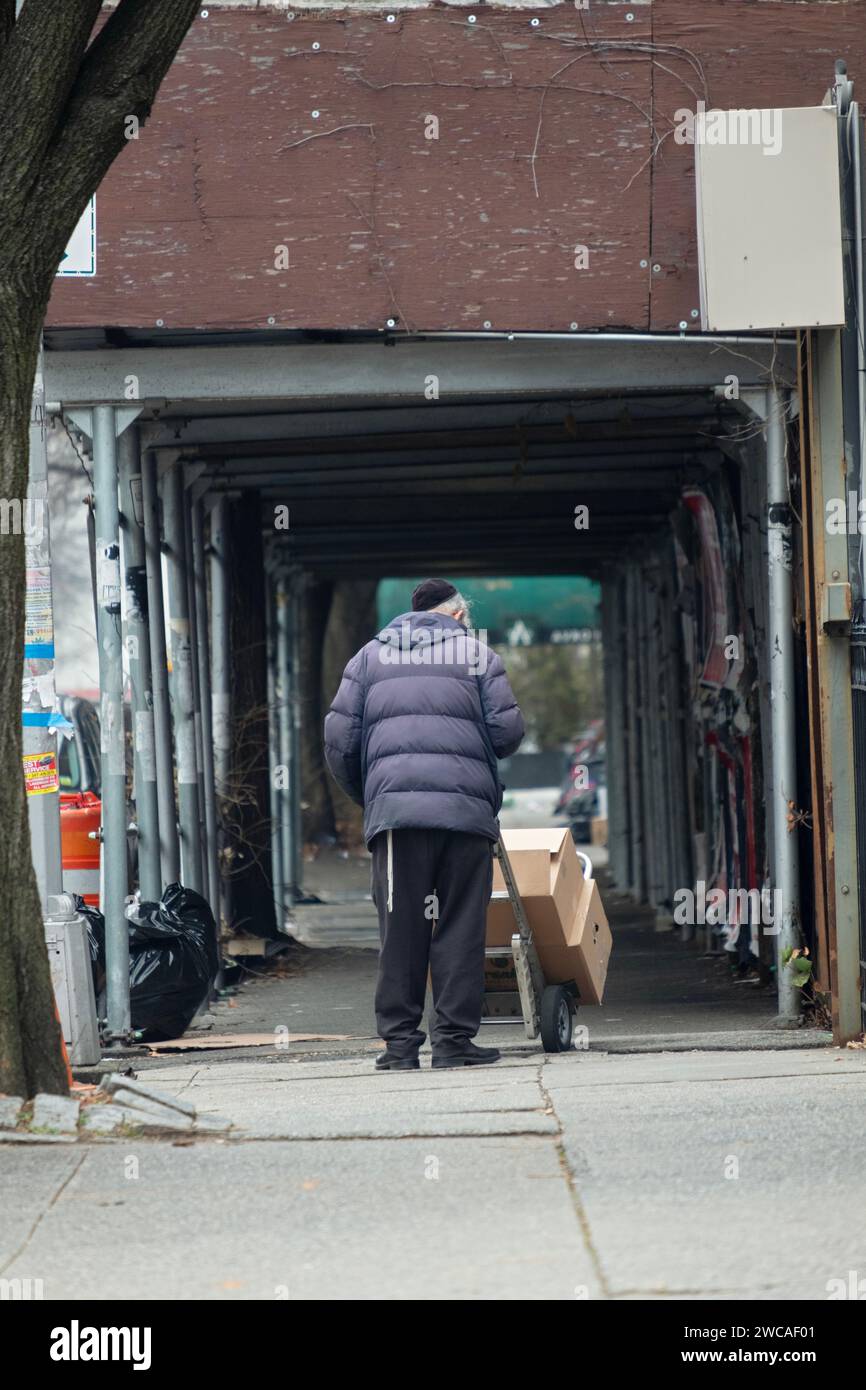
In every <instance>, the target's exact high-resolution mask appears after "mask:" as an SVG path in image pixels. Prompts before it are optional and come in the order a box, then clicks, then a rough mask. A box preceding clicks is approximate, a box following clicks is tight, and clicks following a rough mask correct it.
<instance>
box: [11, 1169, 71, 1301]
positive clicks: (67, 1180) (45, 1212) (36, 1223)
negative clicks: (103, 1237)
mask: <svg viewBox="0 0 866 1390" xmlns="http://www.w3.org/2000/svg"><path fill="white" fill-rule="evenodd" d="M86 1158H87V1153H86V1152H85V1153H83V1154H82V1155H81V1157H80V1158H79V1160H78V1162H77V1163H75V1164H73V1166H72V1168H71V1169H70V1171H69V1172H68V1173H67V1175H66V1177H65V1178H64V1179H63V1181H62V1182H61V1184H60V1186H59V1187H58V1188H57V1191H56V1192H55V1193H54V1195H53V1196H52V1197H51V1198H50V1200H49V1201H48V1203H47V1204H46V1206H45V1207H44V1208H43V1210H42V1211H40V1213H39V1215H38V1216H37V1218H36V1220H35V1221H34V1222H33V1225H32V1226H31V1227H30V1230H29V1231H28V1232H27V1234H26V1236H25V1237H24V1239H23V1241H22V1242H21V1244H20V1245H19V1247H18V1249H17V1250H14V1251H13V1252H12V1254H11V1255H10V1256H9V1259H8V1260H6V1261H5V1262H4V1263H3V1264H2V1265H0V1274H5V1273H6V1271H7V1269H9V1268H10V1267H11V1266H12V1265H13V1264H14V1263H15V1261H16V1260H18V1259H20V1258H21V1256H22V1255H23V1254H24V1251H25V1250H26V1249H27V1247H28V1245H29V1244H30V1242H31V1240H32V1239H33V1237H34V1236H35V1234H36V1232H37V1231H38V1230H39V1227H40V1226H41V1224H42V1222H43V1220H44V1218H45V1217H46V1216H47V1215H48V1213H49V1212H50V1211H51V1210H52V1208H53V1207H55V1206H56V1205H57V1203H58V1202H59V1200H60V1198H61V1197H62V1196H63V1193H64V1192H65V1191H66V1188H67V1187H68V1186H69V1184H70V1183H71V1182H72V1179H73V1178H74V1177H75V1175H76V1174H77V1173H78V1172H79V1171H80V1169H81V1165H82V1164H83V1163H84V1161H85V1159H86Z"/></svg>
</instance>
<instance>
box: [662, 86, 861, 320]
mask: <svg viewBox="0 0 866 1390" xmlns="http://www.w3.org/2000/svg"><path fill="white" fill-rule="evenodd" d="M685 138H686V139H688V133H687V134H686V137H685ZM692 138H693V140H694V144H695V170H696V174H697V195H698V198H697V203H698V209H697V210H698V251H699V263H700V277H701V327H702V328H703V329H704V331H705V332H706V331H709V332H711V333H720V332H725V333H727V332H738V331H740V330H743V329H746V330H748V329H765V328H813V327H821V328H823V327H827V326H828V325H833V324H840V323H844V322H845V298H844V291H843V284H842V223H841V205H840V197H839V154H838V149H837V116H836V111H835V108H834V107H831V108H826V107H822V106H807V107H788V108H784V109H780V110H761V111H757V110H756V111H701V110H699V111H698V113H697V115H696V116H695V117H694V121H693V137H692Z"/></svg>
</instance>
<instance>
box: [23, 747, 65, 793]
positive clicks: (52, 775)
mask: <svg viewBox="0 0 866 1390" xmlns="http://www.w3.org/2000/svg"><path fill="white" fill-rule="evenodd" d="M22 762H23V763H24V787H25V789H26V791H27V795H28V796H47V795H48V793H49V792H59V791H60V778H59V777H58V775H57V756H56V754H55V753H25V754H24V757H23V759H22Z"/></svg>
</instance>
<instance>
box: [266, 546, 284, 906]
mask: <svg viewBox="0 0 866 1390" xmlns="http://www.w3.org/2000/svg"><path fill="white" fill-rule="evenodd" d="M265 595H266V603H267V659H268V781H269V786H270V807H271V873H272V880H273V889H274V912H275V914H276V919H277V923H280V922H282V921H283V920H284V917H285V882H284V877H283V827H282V809H283V808H282V797H281V793H280V788H279V787H278V784H277V768H278V766H279V763H280V721H279V709H278V705H277V677H276V670H277V633H276V594H275V583H274V576H273V573H272V571H271V570H270V568H268V567H267V566H266V568H265Z"/></svg>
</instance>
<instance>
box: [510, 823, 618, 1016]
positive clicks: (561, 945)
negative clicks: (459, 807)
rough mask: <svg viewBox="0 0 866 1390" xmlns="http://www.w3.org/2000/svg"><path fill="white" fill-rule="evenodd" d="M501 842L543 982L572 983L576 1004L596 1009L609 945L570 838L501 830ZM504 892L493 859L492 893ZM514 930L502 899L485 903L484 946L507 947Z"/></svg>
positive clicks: (563, 832) (597, 899) (594, 891)
mask: <svg viewBox="0 0 866 1390" xmlns="http://www.w3.org/2000/svg"><path fill="white" fill-rule="evenodd" d="M502 838H503V840H504V842H505V848H506V850H507V851H508V857H509V860H510V861H511V868H512V872H513V873H514V876H515V878H516V880H517V887H518V891H519V893H520V896H521V898H522V900H523V905H524V908H525V909H526V915H527V917H528V919H529V924H530V926H531V928H532V935H533V939H534V941H535V945H536V948H537V950H538V955H539V958H540V960H541V968H542V970H543V971H544V978H545V980H546V982H547V983H548V984H549V985H553V984H564V983H566V982H567V981H569V980H573V981H574V983H575V984H576V986H577V990H578V994H579V997H580V1002H581V1003H583V1004H600V1003H601V1001H602V997H603V994H604V983H605V978H606V976H607V967H608V962H609V960H610V952H611V947H612V945H613V942H612V938H611V934H610V927H609V926H608V921H607V917H606V916H605V912H604V908H603V907H602V905H601V896H600V894H599V891H598V885H597V884H596V882H595V880H594V879H585V878H584V877H583V870H582V868H581V864H580V860H579V859H578V857H577V852H576V850H575V848H574V842H573V840H572V838H571V832H570V831H569V830H567V829H553V830H504V831H503V832H502ZM504 888H505V883H504V880H503V878H502V873H501V870H500V867H499V861H498V859H495V860H494V861H493V891H494V892H497V891H502V890H503V889H504ZM516 930H517V924H516V922H515V919H514V912H513V910H512V907H511V903H510V902H509V901H508V899H507V898H503V899H501V900H499V901H495V900H494V901H491V903H490V906H489V909H488V913H487V945H488V946H507V945H509V944H510V942H511V938H512V936H513V934H514V932H515V931H516Z"/></svg>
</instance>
